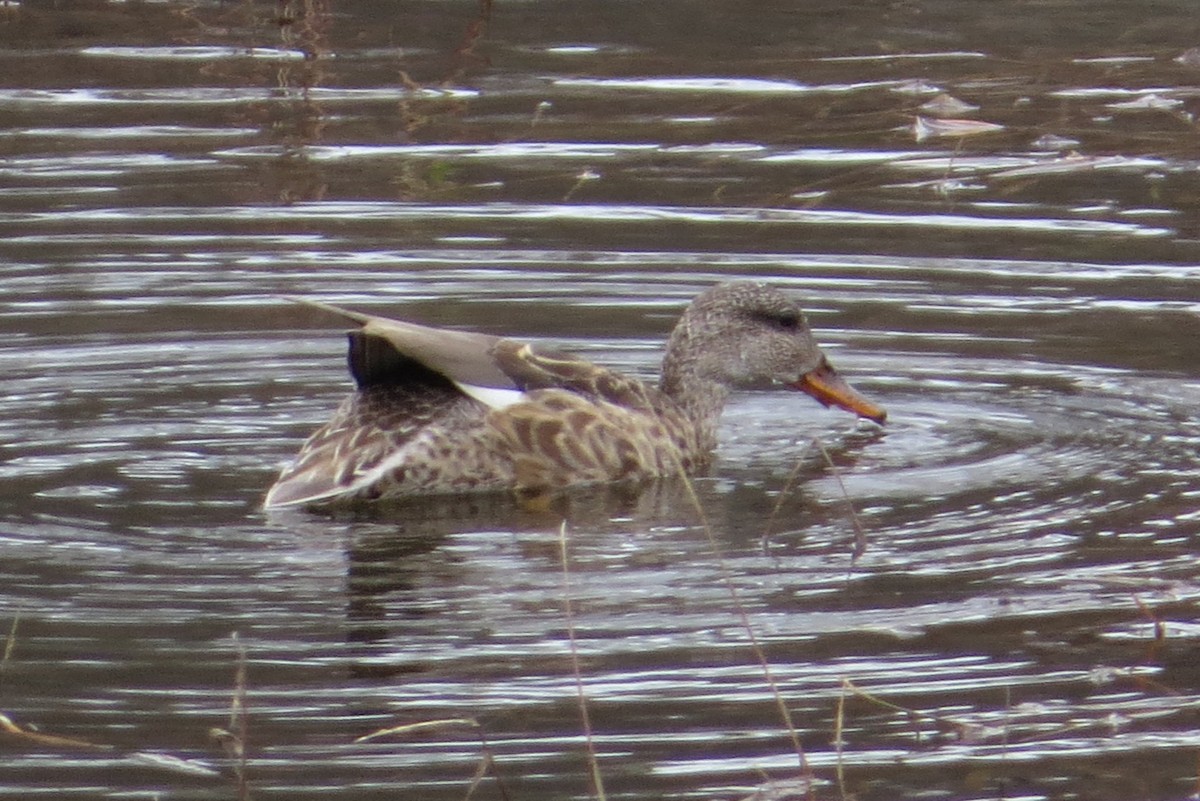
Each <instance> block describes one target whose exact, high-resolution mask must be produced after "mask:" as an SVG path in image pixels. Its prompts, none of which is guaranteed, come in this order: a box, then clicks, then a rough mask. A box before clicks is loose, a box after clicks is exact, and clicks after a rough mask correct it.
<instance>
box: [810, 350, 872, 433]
mask: <svg viewBox="0 0 1200 801" xmlns="http://www.w3.org/2000/svg"><path fill="white" fill-rule="evenodd" d="M790 386H791V387H792V389H798V390H800V391H801V392H805V393H808V394H809V395H811V396H813V397H814V398H816V399H817V401H818V402H819V403H821V404H822V405H823V406H836V407H838V408H839V409H845V410H846V411H848V412H853V413H854V414H857V415H858V416H859V417H865V418H867V419H868V420H874V421H875V422H876V423H879V424H881V425H882V423H883V421H884V420H886V419H887V412H886V411H884V410H883V408H882V407H881V406H876V405H875V404H874V403H872V402H871V401H869V400H867V399H866V398H865V397H863V396H862V395H860V394H859V393H858V391H857V390H856V389H854V387H852V386H850V385H849V384H847V383H846V382H845V381H844V380H843V379H842V377H841V376H840V375H838V374H837V371H835V370H834V369H833V368H832V367H830V366H829V362H827V361H826V360H825V359H821V363H820V364H819V365H817V367H816V369H815V370H812V371H811V372H809V373H805V374H804V375H802V376H801V377H800V380H799V381H796V382H795V383H793V384H791V385H790Z"/></svg>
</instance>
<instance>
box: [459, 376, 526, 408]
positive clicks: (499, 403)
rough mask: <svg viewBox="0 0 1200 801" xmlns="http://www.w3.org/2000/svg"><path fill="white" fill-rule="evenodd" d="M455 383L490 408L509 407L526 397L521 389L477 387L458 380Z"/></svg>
mask: <svg viewBox="0 0 1200 801" xmlns="http://www.w3.org/2000/svg"><path fill="white" fill-rule="evenodd" d="M454 385H455V386H456V387H458V388H459V389H461V390H462V391H463V394H465V395H470V396H471V397H472V398H474V399H475V400H477V401H479V402H480V403H482V404H483V405H484V406H487V407H488V408H489V409H507V408H508V407H509V406H512V405H513V404H514V403H520V402H521V401H522V400H524V399H525V393H524V392H522V391H521V390H519V389H507V388H505V389H501V388H499V387H477V386H475V385H474V384H460V383H459V382H457V381H455V382H454Z"/></svg>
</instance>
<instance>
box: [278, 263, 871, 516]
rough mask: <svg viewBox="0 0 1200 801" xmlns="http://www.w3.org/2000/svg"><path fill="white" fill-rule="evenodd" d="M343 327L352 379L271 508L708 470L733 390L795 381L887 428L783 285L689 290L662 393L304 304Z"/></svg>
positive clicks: (489, 342)
mask: <svg viewBox="0 0 1200 801" xmlns="http://www.w3.org/2000/svg"><path fill="white" fill-rule="evenodd" d="M304 302H306V303H309V304H310V305H315V306H318V307H320V308H323V309H326V310H328V311H331V312H334V313H336V314H339V315H341V316H343V317H346V318H349V319H351V320H353V321H354V322H356V323H358V324H359V325H360V326H361V327H360V328H359V329H358V330H355V331H352V332H350V360H349V361H350V370H351V373H352V374H353V376H354V378H355V381H356V382H357V384H358V389H357V391H356V392H355V393H354V394H352V395H351V396H350V397H348V398H347V399H346V400H345V401H344V402H343V403H342V405H341V407H340V408H339V409H338V410H337V412H335V414H334V416H333V418H332V419H330V421H329V422H328V423H326V424H325V425H324V426H322V427H321V428H320V429H318V430H317V431H316V432H315V433H314V434H313V435H312V436H311V437H309V438H308V440H307V441H306V442H305V443H304V445H303V447H302V448H301V449H300V453H299V454H298V455H297V456H296V458H295V460H294V461H293V462H292V463H291V464H290V465H288V466H287V467H286V468H284V470H283V472H282V473H281V475H280V476H279V479H278V481H276V483H275V485H274V486H273V487H271V490H270V492H268V493H267V498H266V506H267V507H269V508H270V507H281V506H295V505H305V504H325V503H334V502H342V501H354V500H370V499H377V498H391V497H403V496H410V495H419V494H430V493H455V492H468V491H476V490H489V489H491V490H498V489H551V488H557V487H564V486H568V485H574V484H598V483H606V482H616V481H638V480H642V479H646V478H650V477H654V476H664V475H671V474H675V473H678V472H680V471H683V472H685V473H693V472H695V471H697V470H698V469H700V468H702V467H703V466H705V465H706V464H707V463H708V461H709V460H710V459H711V455H712V452H713V450H714V448H715V447H716V431H717V422H718V419H719V417H720V414H721V410H722V408H723V407H724V405H725V402H726V400H727V399H728V396H729V392H730V390H731V389H734V388H763V387H770V386H789V387H792V388H794V389H800V390H803V391H805V392H807V393H809V394H810V395H812V396H813V397H815V398H816V399H817V400H818V401H820V402H821V403H823V404H825V405H827V406H828V405H831V404H832V405H836V406H840V407H842V408H845V409H847V410H849V411H852V412H855V413H856V414H859V415H860V416H863V417H867V418H869V419H872V420H875V421H876V422H880V423H882V422H883V420H884V418H885V413H884V412H883V410H882V409H880V408H879V407H877V406H875V405H873V404H872V403H870V402H869V401H867V400H866V399H865V398H863V397H862V396H860V395H858V394H857V393H856V392H855V391H854V390H852V389H851V388H850V387H849V386H848V385H847V384H846V383H845V382H843V381H842V380H841V379H840V378H839V377H838V376H837V374H836V373H835V372H834V371H833V370H832V368H830V367H829V365H828V362H827V361H826V360H825V357H824V355H823V354H822V353H821V351H820V349H819V348H818V346H817V344H816V342H815V341H814V340H813V338H812V334H811V333H810V332H809V330H808V326H807V324H806V323H805V320H804V316H803V314H802V313H801V311H800V309H799V308H798V307H797V306H796V304H795V303H794V302H793V301H791V300H790V299H788V298H787V297H786V296H785V295H783V294H782V293H781V292H779V291H778V290H775V289H772V288H771V287H768V286H765V285H763V284H756V283H728V284H721V285H719V286H716V287H713V288H712V289H710V290H708V291H707V292H705V293H703V294H701V295H700V296H699V297H697V298H696V299H695V300H694V301H693V302H692V303H691V304H690V305H689V306H688V308H687V309H686V310H685V312H684V314H683V316H682V317H681V318H680V321H679V323H678V324H677V325H676V326H675V329H674V331H673V332H672V333H671V337H670V339H669V340H668V342H667V349H666V354H665V356H664V358H663V368H662V378H661V382H660V385H659V386H657V387H654V386H651V385H649V384H646V383H644V382H642V381H639V380H637V379H634V378H630V377H628V376H624V375H621V374H620V373H617V372H615V371H613V370H608V369H606V368H604V367H599V366H597V365H594V364H591V363H590V362H587V361H584V360H583V359H579V358H577V357H575V356H571V355H569V354H566V353H563V352H561V351H557V350H553V349H549V348H543V347H540V346H535V345H530V344H528V343H524V342H520V341H517V340H511V339H503V338H499V337H492V336H486V335H483V334H472V333H465V332H459V331H447V330H442V329H437V328H429V327H426V326H418V325H414V324H412V323H404V322H400V321H397V320H389V319H387V318H383V317H376V316H372V315H366V314H361V313H358V312H353V311H348V310H345V309H341V308H338V307H335V306H329V305H327V304H322V303H313V302H311V301H304Z"/></svg>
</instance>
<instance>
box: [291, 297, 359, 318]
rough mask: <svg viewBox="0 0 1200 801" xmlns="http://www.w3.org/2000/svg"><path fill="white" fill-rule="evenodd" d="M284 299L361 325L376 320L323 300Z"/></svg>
mask: <svg viewBox="0 0 1200 801" xmlns="http://www.w3.org/2000/svg"><path fill="white" fill-rule="evenodd" d="M282 297H283V299H284V300H290V301H291V302H292V303H299V304H300V305H302V306H311V307H312V308H314V309H320V310H321V311H324V312H329V313H330V314H336V315H337V316H338V317H344V318H346V319H347V320H351V321H353V322H356V323H358V324H359V325H366V324H367V323H369V322H370V321H371V320H372V319H374V318H373V317H372V316H371V315H369V314H364V313H362V312H356V311H354V310H352V309H346V308H343V307H341V306H334V305H333V304H332V303H325V302H324V301H321V300H311V299H309V298H300V297H296V296H295V295H283V296H282Z"/></svg>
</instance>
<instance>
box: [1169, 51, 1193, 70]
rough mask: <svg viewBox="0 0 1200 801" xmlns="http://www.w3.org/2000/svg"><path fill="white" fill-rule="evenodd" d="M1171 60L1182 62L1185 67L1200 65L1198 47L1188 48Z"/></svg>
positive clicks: (1177, 62)
mask: <svg viewBox="0 0 1200 801" xmlns="http://www.w3.org/2000/svg"><path fill="white" fill-rule="evenodd" d="M1171 60H1172V61H1174V62H1175V63H1176V64H1182V65H1183V66H1185V67H1200V47H1193V48H1190V49H1188V50H1184V51H1183V52H1182V53H1180V54H1179V55H1177V56H1175V58H1173V59H1171Z"/></svg>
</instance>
